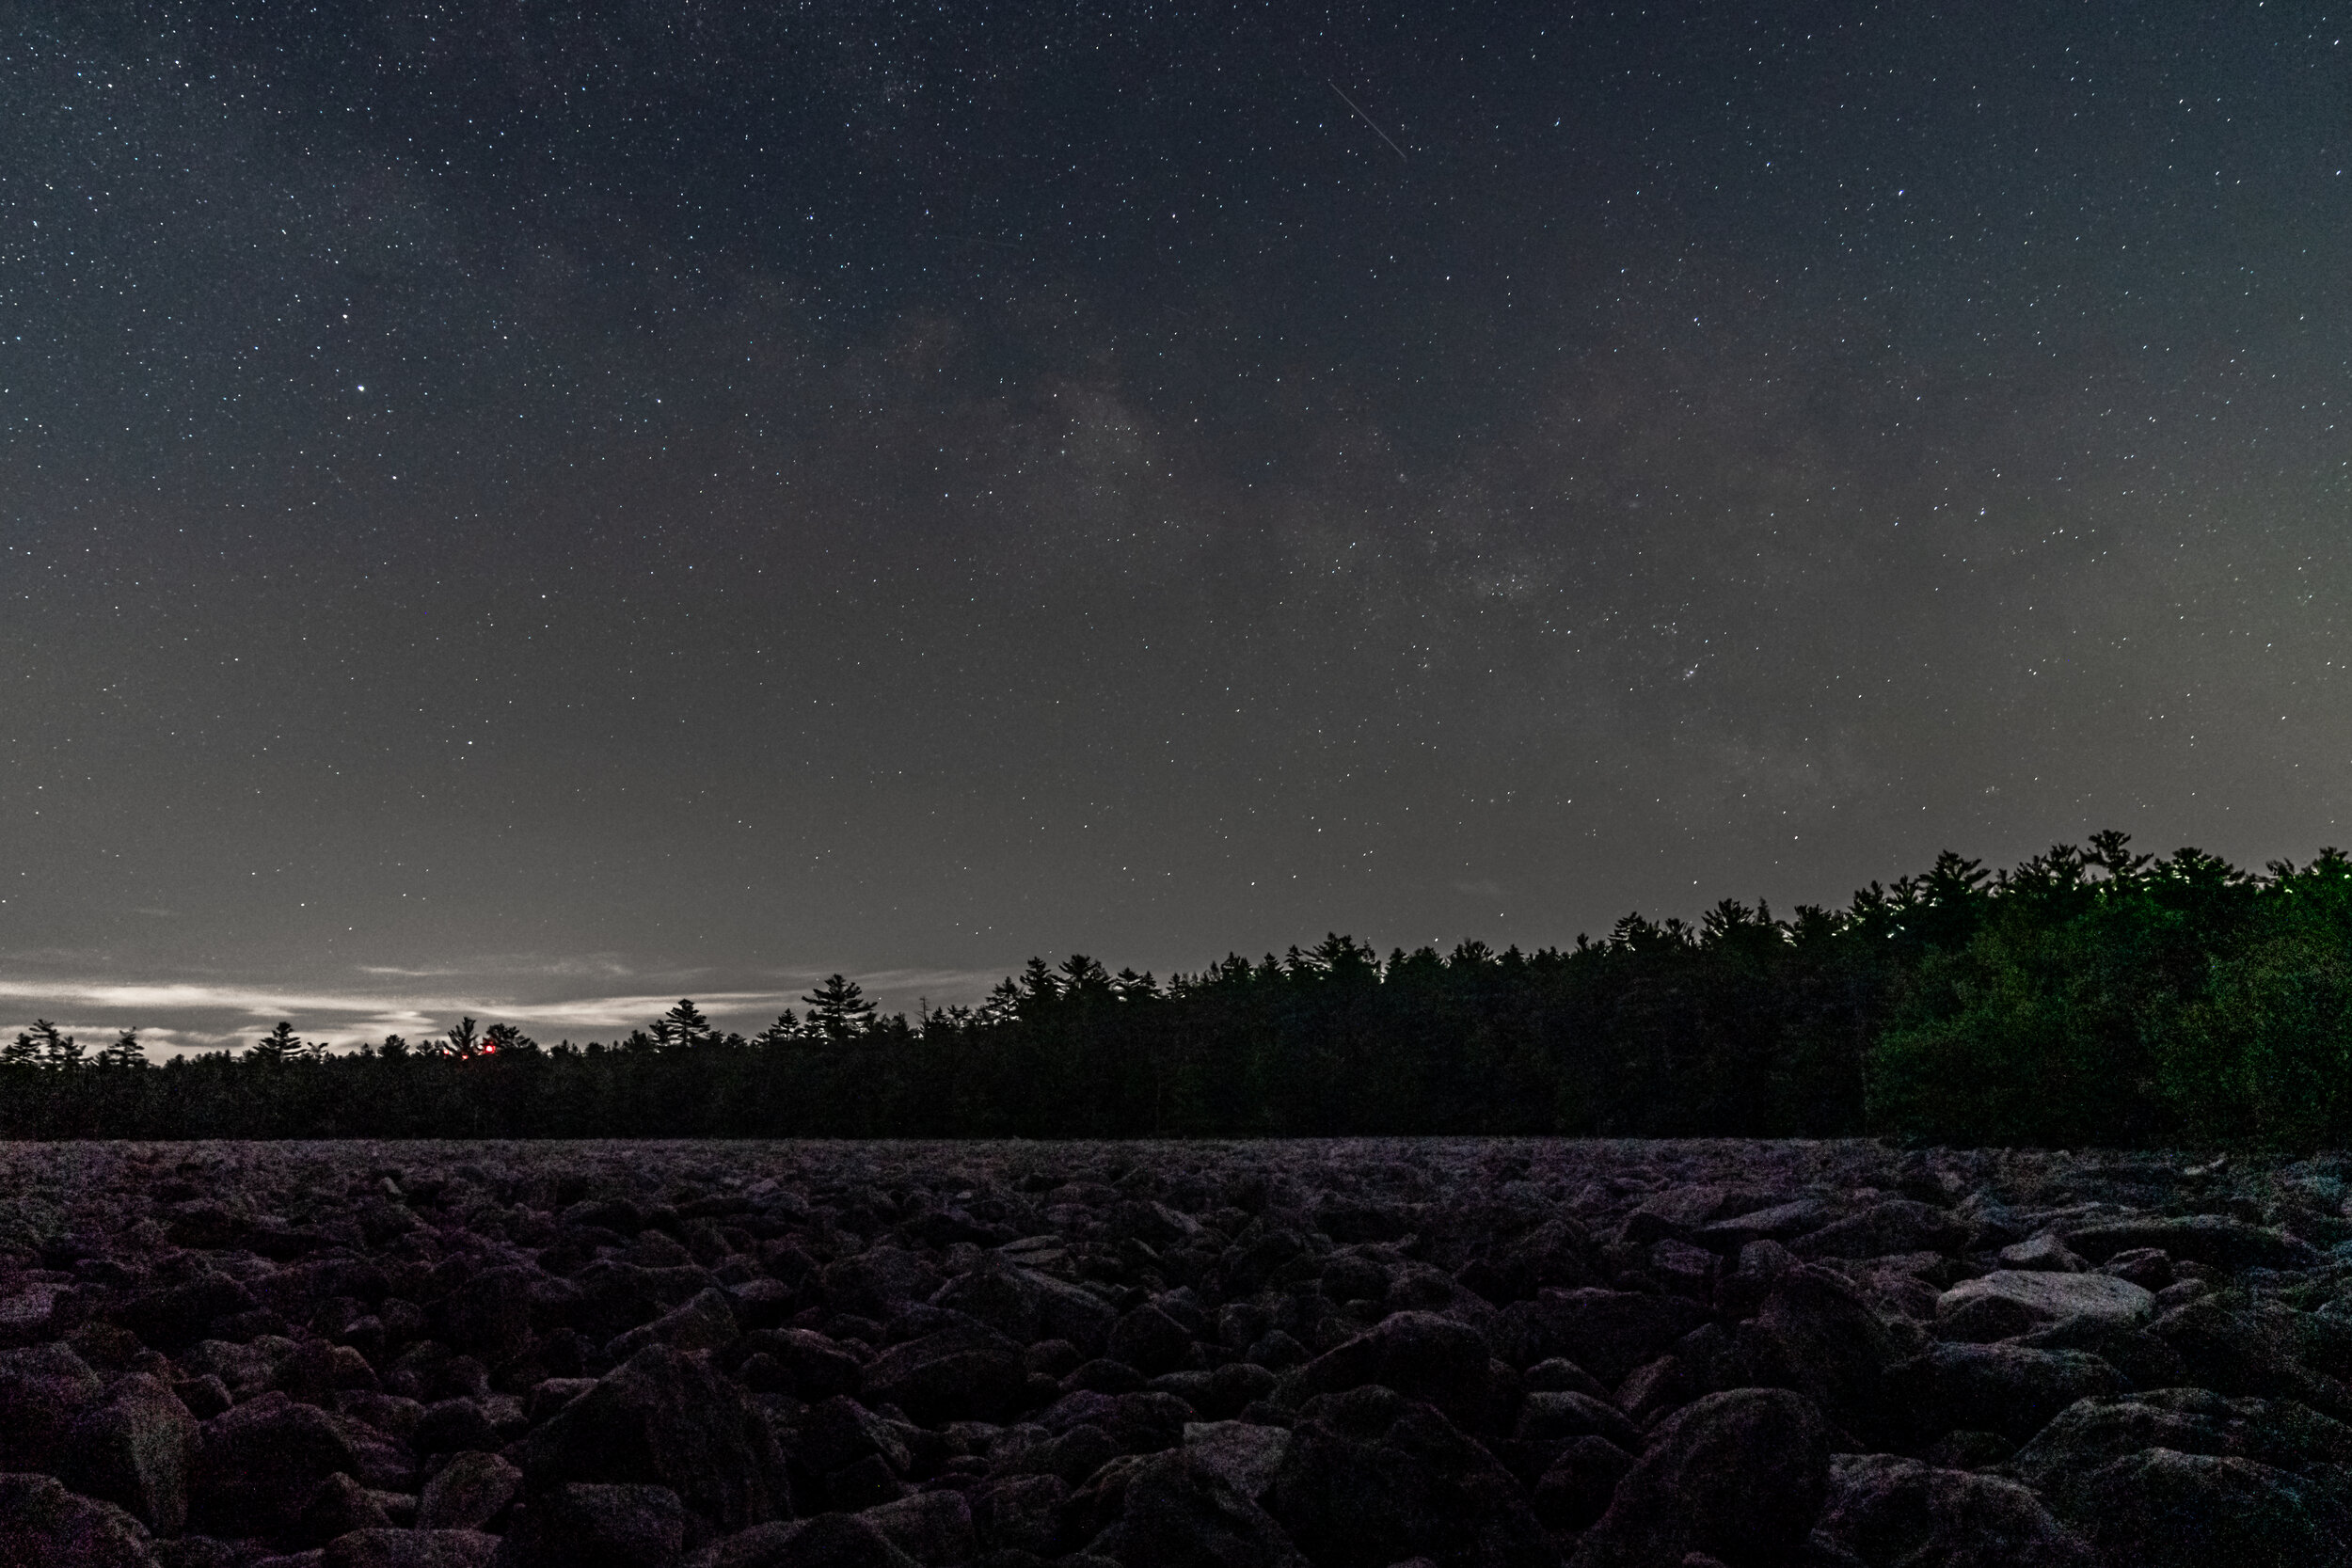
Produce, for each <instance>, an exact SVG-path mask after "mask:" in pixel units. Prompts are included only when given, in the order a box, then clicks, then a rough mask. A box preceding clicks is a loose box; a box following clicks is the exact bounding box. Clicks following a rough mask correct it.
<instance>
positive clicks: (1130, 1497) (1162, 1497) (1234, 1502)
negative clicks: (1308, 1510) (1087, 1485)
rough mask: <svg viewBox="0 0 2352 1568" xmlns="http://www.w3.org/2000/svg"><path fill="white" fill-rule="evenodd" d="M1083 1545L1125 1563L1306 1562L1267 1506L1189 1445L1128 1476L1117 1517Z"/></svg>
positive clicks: (1160, 1567)
mask: <svg viewBox="0 0 2352 1568" xmlns="http://www.w3.org/2000/svg"><path fill="white" fill-rule="evenodd" d="M1087 1549H1088V1550H1089V1551H1090V1552H1093V1553H1096V1554H1098V1555H1100V1556H1103V1557H1106V1558H1109V1559H1110V1560H1113V1561H1115V1562H1118V1563H1120V1564H1122V1565H1123V1568H1306V1559H1304V1558H1302V1557H1301V1556H1300V1555H1299V1553H1298V1548H1297V1547H1296V1546H1295V1545H1294V1544H1292V1542H1291V1539H1290V1537H1289V1536H1288V1535H1287V1534H1285V1533H1284V1532H1283V1530H1282V1527H1281V1526H1280V1525H1279V1524H1277V1523H1276V1522H1275V1521H1274V1518H1273V1517H1272V1516H1271V1515H1270V1514H1268V1513H1266V1512H1265V1511H1264V1510H1263V1509H1262V1508H1260V1507H1259V1506H1258V1505H1257V1504H1256V1503H1255V1502H1253V1501H1251V1500H1250V1499H1249V1498H1248V1497H1246V1496H1244V1495H1243V1494H1242V1493H1241V1492H1239V1491H1237V1490H1236V1489H1235V1488H1234V1487H1233V1486H1232V1484H1231V1483H1230V1482H1229V1481H1226V1479H1225V1477H1224V1476H1223V1475H1222V1474H1220V1473H1219V1472H1218V1471H1217V1470H1216V1469H1214V1468H1211V1467H1210V1466H1208V1465H1204V1464H1202V1463H1200V1461H1199V1460H1198V1459H1197V1458H1195V1457H1194V1456H1192V1455H1190V1454H1187V1453H1170V1454H1163V1455H1161V1456H1159V1457H1158V1458H1155V1459H1152V1460H1151V1461H1149V1462H1148V1463H1146V1464H1145V1465H1142V1466H1141V1467H1140V1468H1138V1469H1137V1470H1136V1472H1135V1474H1134V1475H1132V1476H1131V1477H1129V1478H1128V1481H1127V1489H1126V1502H1125V1507H1124V1511H1123V1513H1122V1514H1121V1516H1120V1520H1119V1522H1118V1523H1117V1524H1115V1525H1113V1526H1112V1527H1111V1528H1109V1529H1107V1530H1105V1531H1104V1532H1103V1533H1102V1534H1101V1535H1100V1536H1098V1537H1096V1539H1095V1540H1094V1541H1093V1543H1092V1544H1089V1546H1088V1548H1087Z"/></svg>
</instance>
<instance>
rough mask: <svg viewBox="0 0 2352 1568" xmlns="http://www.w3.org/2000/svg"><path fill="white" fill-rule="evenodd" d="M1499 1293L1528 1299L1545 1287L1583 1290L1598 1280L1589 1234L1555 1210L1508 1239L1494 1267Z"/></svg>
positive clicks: (1518, 1298)
mask: <svg viewBox="0 0 2352 1568" xmlns="http://www.w3.org/2000/svg"><path fill="white" fill-rule="evenodd" d="M1498 1277H1499V1278H1500V1280H1501V1281H1502V1285H1501V1289H1502V1294H1503V1295H1505V1296H1508V1297H1510V1298H1511V1299H1513V1300H1520V1301H1524V1300H1528V1299H1531V1298H1533V1297H1534V1295H1535V1294H1536V1293H1537V1292H1539V1291H1542V1290H1544V1289H1545V1288H1546V1287H1550V1288H1553V1289H1557V1290H1565V1291H1579V1290H1585V1289H1588V1288H1590V1287H1593V1286H1597V1285H1598V1284H1599V1283H1600V1276H1599V1275H1597V1274H1596V1273H1594V1271H1593V1265H1592V1237H1591V1236H1590V1235H1589V1234H1588V1233H1587V1232H1586V1231H1585V1229H1584V1227H1583V1226H1581V1225H1580V1224H1578V1223H1577V1222H1576V1221H1575V1220H1574V1219H1572V1218H1570V1217H1569V1216H1567V1215H1565V1214H1557V1215H1554V1216H1553V1217H1552V1218H1550V1219H1548V1220H1546V1221H1545V1222H1544V1223H1543V1224H1541V1225H1539V1226H1537V1227H1535V1228H1534V1229H1533V1230H1531V1231H1529V1232H1528V1233H1527V1234H1526V1235H1524V1236H1522V1237H1520V1238H1519V1239H1518V1241H1517V1242H1515V1243H1512V1246H1511V1249H1510V1251H1509V1252H1508V1253H1507V1254H1506V1255H1505V1256H1504V1258H1503V1260H1502V1268H1501V1269H1500V1270H1499V1271H1498Z"/></svg>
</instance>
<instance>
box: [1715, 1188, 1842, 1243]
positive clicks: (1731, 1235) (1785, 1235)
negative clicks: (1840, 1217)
mask: <svg viewBox="0 0 2352 1568" xmlns="http://www.w3.org/2000/svg"><path fill="white" fill-rule="evenodd" d="M1833 1217H1834V1215H1833V1212H1832V1211H1831V1209H1830V1207H1829V1205H1828V1204H1826V1203H1824V1202H1822V1201H1821V1200H1820V1198H1818V1197H1800V1198H1791V1199H1790V1200H1789V1201H1788V1202H1787V1203H1775V1204H1772V1205H1771V1206H1770V1207H1769V1208H1764V1209H1756V1210H1751V1211H1750V1212H1747V1213H1744V1214H1739V1215H1735V1216H1733V1217H1732V1218H1730V1219H1722V1220H1717V1221H1716V1222H1715V1223H1714V1224H1712V1225H1704V1226H1701V1227H1699V1228H1698V1230H1697V1232H1696V1233H1695V1234H1694V1235H1692V1237H1691V1240H1692V1241H1694V1242H1696V1243H1698V1244H1699V1245H1701V1246H1703V1247H1706V1248H1708V1249H1709V1250H1710V1251H1714V1252H1727V1253H1737V1252H1739V1251H1740V1249H1741V1248H1742V1247H1745V1246H1746V1245H1748V1243H1751V1242H1777V1243H1783V1244H1787V1243H1791V1242H1794V1241H1795V1240H1796V1239H1797V1238H1798V1237H1800V1236H1804V1235H1806V1234H1808V1233H1810V1232H1812V1231H1815V1230H1819V1229H1820V1228H1821V1227H1823V1226H1826V1225H1828V1224H1829V1223H1830V1221H1831V1220H1832V1218H1833Z"/></svg>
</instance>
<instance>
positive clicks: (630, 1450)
mask: <svg viewBox="0 0 2352 1568" xmlns="http://www.w3.org/2000/svg"><path fill="white" fill-rule="evenodd" d="M514 1458H515V1461H516V1464H517V1465H519V1466H520V1468H521V1470H522V1472H523V1475H524V1477H525V1479H526V1480H527V1481H529V1482H530V1483H531V1484H532V1487H533V1489H534V1490H535V1489H537V1488H540V1487H545V1486H551V1485H554V1484H557V1483H560V1482H564V1481H582V1482H596V1483H606V1484H637V1485H656V1486H667V1487H669V1488H670V1489H671V1490H673V1491H675V1493H676V1494H677V1495H678V1497H681V1498H683V1499H684V1500H685V1502H686V1504H687V1505H688V1506H689V1507H691V1508H692V1509H693V1510H694V1511H695V1512H696V1513H699V1514H701V1515H703V1516H704V1517H705V1518H707V1519H708V1520H709V1521H710V1522H711V1523H712V1524H714V1525H716V1526H717V1527H718V1528H720V1529H722V1530H726V1531H733V1530H739V1529H742V1528H746V1527H748V1526H751V1525H755V1524H759V1523H761V1522H763V1521H765V1520H768V1519H771V1518H774V1517H776V1516H778V1515H779V1514H783V1513H788V1512H789V1502H788V1497H787V1491H786V1486H785V1479H784V1458H783V1455H782V1454H781V1453H780V1452H779V1451H778V1450H777V1448H776V1444H775V1438H774V1437H773V1435H772V1434H771V1432H770V1429H769V1426H768V1423H767V1421H766V1420H765V1419H764V1418H762V1417H761V1416H760V1415H759V1413H758V1412H757V1411H756V1410H755V1409H754V1408H753V1407H752V1406H751V1404H750V1403H749V1402H746V1400H745V1399H744V1397H743V1395H742V1394H741V1393H740V1392H739V1391H738V1390H737V1389H736V1387H735V1386H733V1385H732V1384H725V1383H722V1382H720V1381H719V1380H718V1379H717V1378H715V1377H713V1376H712V1375H711V1373H710V1370H709V1369H708V1368H707V1366H706V1365H704V1364H703V1363H702V1362H700V1361H698V1360H696V1359H694V1358H693V1357H691V1356H689V1355H685V1354H680V1353H679V1352H677V1351H675V1350H673V1349H671V1348H670V1347H669V1346H667V1345H649V1346H647V1347H646V1348H645V1349H644V1350H642V1351H640V1352H638V1353H637V1354H635V1355H633V1356H631V1357H630V1358H629V1359H628V1362H627V1363H626V1364H625V1365H623V1366H620V1367H617V1368H615V1369H614V1370H612V1372H611V1373H610V1374H609V1375H607V1376H606V1377H604V1378H603V1379H601V1380H600V1381H599V1382H598V1383H597V1385H596V1387H594V1388H592V1389H590V1390H589V1391H588V1392H587V1393H585V1394H582V1395H580V1397H579V1398H578V1399H576V1400H574V1401H572V1402H571V1403H569V1404H567V1405H565V1406H564V1408H563V1409H562V1410H561V1411H559V1412H558V1413H557V1414H556V1415H555V1417H554V1418H552V1419H550V1420H549V1421H548V1423H547V1424H546V1425H545V1426H543V1427H540V1428H539V1429H538V1430H537V1431H535V1432H533V1433H531V1435H530V1436H528V1437H526V1438H524V1439H523V1440H522V1441H521V1442H520V1443H518V1444H516V1448H515V1449H514ZM533 1508H534V1511H535V1508H536V1505H535V1504H534V1505H533Z"/></svg>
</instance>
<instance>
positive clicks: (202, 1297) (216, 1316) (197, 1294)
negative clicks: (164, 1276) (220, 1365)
mask: <svg viewBox="0 0 2352 1568" xmlns="http://www.w3.org/2000/svg"><path fill="white" fill-rule="evenodd" d="M259 1305H260V1304H259V1303H258V1302H256V1301H255V1300H254V1299H253V1292H252V1291H248V1290H246V1288H245V1287H244V1286H243V1285H240V1284H238V1283H237V1282H236V1281H235V1280H233V1279H230V1278H229V1277H228V1276H227V1275H217V1274H206V1275H199V1276H198V1277H196V1278H194V1279H191V1280H187V1281H185V1282H183V1283H182V1284H178V1285H172V1286H168V1287H166V1288H164V1289H161V1290H152V1291H139V1292H138V1293H137V1294H136V1295H135V1296H133V1297H132V1298H131V1300H130V1301H129V1302H128V1303H127V1304H125V1306H124V1307H123V1308H122V1310H121V1312H120V1313H119V1315H118V1316H119V1321H120V1323H121V1324H122V1326H123V1327H125V1328H127V1329H129V1330H130V1331H131V1332H132V1333H134V1334H135V1335H137V1336H138V1337H139V1338H140V1339H142V1340H144V1341H145V1342H146V1343H148V1344H150V1345H152V1346H153V1347H154V1348H155V1349H157V1350H160V1351H165V1352H167V1353H169V1354H179V1353H180V1352H181V1351H183V1350H185V1349H187V1348H188V1347H189V1346H190V1345H193V1344H195V1343H196V1342H197V1341H198V1340H199V1339H201V1338H204V1337H205V1334H206V1333H207V1332H208V1331H209V1330H210V1329H211V1328H212V1326H213V1324H214V1323H216V1322H218V1321H219V1320H221V1319H223V1318H230V1317H234V1316H236V1315H238V1314H240V1313H244V1312H250V1311H252V1310H253V1309H254V1307H257V1306H259Z"/></svg>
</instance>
